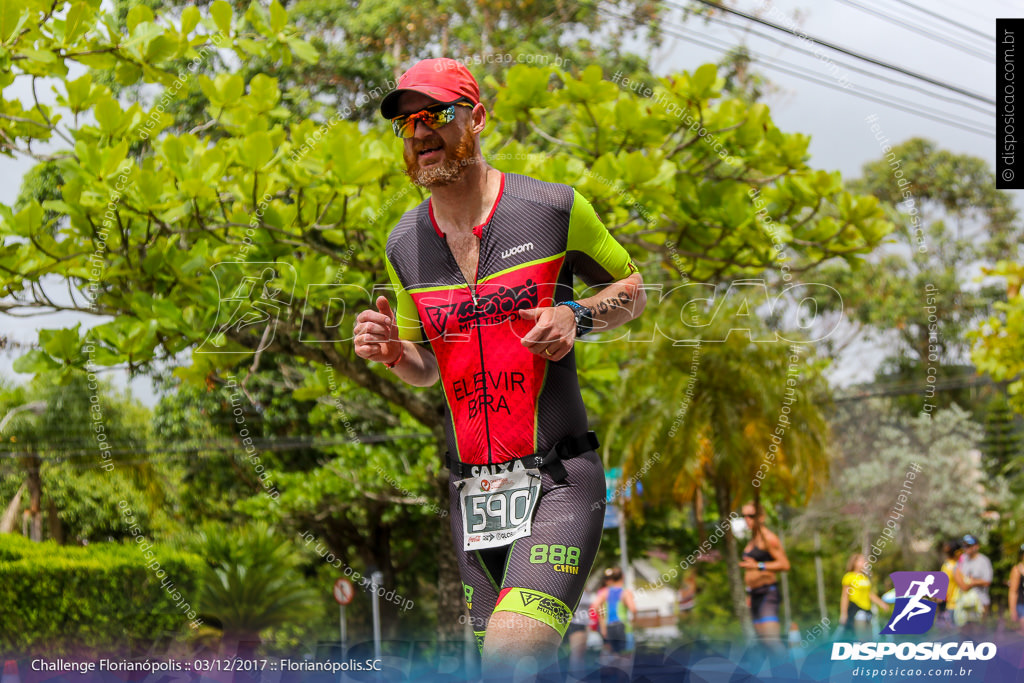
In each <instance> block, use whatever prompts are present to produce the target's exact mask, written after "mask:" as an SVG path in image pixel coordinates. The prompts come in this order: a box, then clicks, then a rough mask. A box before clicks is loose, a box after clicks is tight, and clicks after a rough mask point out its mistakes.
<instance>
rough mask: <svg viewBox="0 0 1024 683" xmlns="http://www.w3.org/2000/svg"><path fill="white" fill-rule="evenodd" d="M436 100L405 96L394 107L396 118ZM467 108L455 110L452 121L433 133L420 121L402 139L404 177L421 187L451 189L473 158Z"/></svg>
mask: <svg viewBox="0 0 1024 683" xmlns="http://www.w3.org/2000/svg"><path fill="white" fill-rule="evenodd" d="M433 104H437V101H436V100H433V99H431V98H430V97H427V96H426V95H423V94H421V93H416V92H408V93H405V94H403V95H402V98H401V99H400V100H399V103H398V111H399V113H400V114H413V113H415V112H418V111H420V110H422V109H424V108H426V107H429V106H430V105H433ZM471 111H472V110H471V109H470V108H469V107H456V108H455V120H454V121H452V122H451V123H448V124H445V125H443V126H441V127H440V128H438V129H437V130H431V129H430V127H429V126H427V125H426V124H425V123H423V122H422V121H417V122H416V124H415V126H416V127H415V132H414V135H413V136H412V137H411V138H406V139H405V148H404V150H403V153H402V155H403V157H404V159H405V174H406V175H407V176H409V179H410V180H412V182H414V183H416V184H417V185H420V186H422V187H427V188H431V187H442V186H445V185H451V184H452V183H454V182H456V181H458V180H459V179H460V178H462V176H463V174H464V173H465V172H466V168H468V166H469V164H470V163H472V159H473V158H474V157H475V156H476V138H475V136H474V134H473V130H472V125H471V124H472V119H471V117H470V112H471Z"/></svg>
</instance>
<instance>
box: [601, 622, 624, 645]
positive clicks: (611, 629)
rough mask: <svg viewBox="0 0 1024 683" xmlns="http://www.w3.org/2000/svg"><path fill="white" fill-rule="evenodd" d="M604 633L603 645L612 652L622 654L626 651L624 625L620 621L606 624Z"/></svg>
mask: <svg viewBox="0 0 1024 683" xmlns="http://www.w3.org/2000/svg"><path fill="white" fill-rule="evenodd" d="M604 633H605V636H604V644H605V645H607V646H608V647H609V648H611V650H612V652H622V651H623V650H625V649H626V625H625V624H623V623H622V622H621V621H616V622H615V623H614V624H608V626H607V627H606V628H605V630H604Z"/></svg>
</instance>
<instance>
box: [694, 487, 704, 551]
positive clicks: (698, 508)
mask: <svg viewBox="0 0 1024 683" xmlns="http://www.w3.org/2000/svg"><path fill="white" fill-rule="evenodd" d="M693 523H694V525H696V527H697V545H698V546H701V545H704V541H706V540H708V532H707V530H706V529H705V528H704V494H703V493H702V492H701V490H700V488H698V489H697V492H696V493H695V494H693Z"/></svg>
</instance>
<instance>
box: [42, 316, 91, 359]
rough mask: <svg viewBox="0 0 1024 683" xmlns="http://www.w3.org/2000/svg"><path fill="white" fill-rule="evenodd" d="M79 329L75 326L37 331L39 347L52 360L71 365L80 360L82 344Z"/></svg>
mask: <svg viewBox="0 0 1024 683" xmlns="http://www.w3.org/2000/svg"><path fill="white" fill-rule="evenodd" d="M79 327H80V325H75V326H74V327H73V328H70V329H68V328H64V329H60V330H39V345H40V346H41V347H43V351H45V352H46V353H47V354H49V355H50V356H51V357H52V358H55V359H58V360H62V361H64V362H65V363H66V364H68V365H72V364H74V363H76V362H78V361H79V360H81V359H82V342H81V340H80V338H79V333H78V328H79Z"/></svg>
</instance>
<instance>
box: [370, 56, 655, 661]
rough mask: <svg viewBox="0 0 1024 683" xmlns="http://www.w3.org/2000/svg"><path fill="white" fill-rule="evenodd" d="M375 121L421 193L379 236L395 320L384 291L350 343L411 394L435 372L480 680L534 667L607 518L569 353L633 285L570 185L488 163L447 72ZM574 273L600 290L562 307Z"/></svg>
mask: <svg viewBox="0 0 1024 683" xmlns="http://www.w3.org/2000/svg"><path fill="white" fill-rule="evenodd" d="M381 114H382V115H383V116H384V118H386V119H389V120H391V122H392V126H393V128H394V131H395V134H396V135H397V136H398V137H400V138H401V139H402V140H403V142H404V159H405V165H406V173H407V175H408V176H409V178H410V179H411V180H412V182H414V183H416V184H417V185H420V186H422V187H425V188H428V189H429V190H430V193H431V196H430V198H429V199H428V200H427V201H424V202H423V203H422V204H420V205H419V206H417V207H416V208H414V209H412V210H411V211H409V212H408V213H406V214H405V216H403V217H402V219H401V220H400V221H399V222H398V225H397V226H396V227H395V228H394V229H393V230H392V232H391V235H390V236H389V238H388V241H387V246H386V250H385V253H386V260H385V263H386V266H387V269H388V274H389V276H390V278H391V281H392V284H393V285H394V286H395V288H396V290H397V292H398V306H397V311H392V309H391V306H390V304H389V303H388V300H387V299H386V298H385V297H379V298H378V299H377V301H376V302H375V303H376V307H377V310H376V311H373V310H367V311H362V312H361V313H360V314H359V315H358V316H357V318H356V321H357V324H356V326H355V330H354V331H355V351H356V354H358V355H359V356H360V357H362V358H365V359H367V360H370V361H377V362H380V363H383V364H385V365H387V367H388V368H390V369H391V370H392V371H393V372H394V373H395V374H396V375H397V376H398V377H399V378H400V379H402V380H403V381H405V382H407V383H409V384H411V385H414V386H423V387H425V386H430V385H432V384H434V383H435V382H437V381H438V379H440V380H441V385H442V393H443V395H444V399H445V408H446V416H445V431H446V437H447V442H448V449H449V453H448V466H449V468H450V470H451V475H452V476H451V483H450V494H451V524H452V535H453V536H454V539H455V546H456V547H455V551H456V554H457V556H458V561H459V570H460V573H461V575H462V581H463V584H464V585H465V587H466V594H467V595H472V596H473V598H472V604H471V605H467V606H468V607H469V611H470V617H471V619H472V623H473V624H474V629H475V630H476V636H477V642H478V645H479V647H480V649H481V653H482V659H483V667H484V672H485V674H487V673H488V672H490V673H501V674H511V673H513V671H518V672H522V673H526V672H527V671H528V670H529V669H531V668H532V669H536V670H539V669H543V668H545V667H547V666H549V665H550V664H553V663H554V662H555V660H556V654H557V650H558V646H559V643H560V641H561V640H562V637H563V635H564V634H565V631H566V629H567V627H568V625H569V621H570V620H571V618H572V613H573V611H574V609H575V607H576V605H577V603H578V601H579V599H580V595H581V594H582V592H583V587H584V583H585V582H586V579H587V575H588V574H589V572H590V568H591V565H592V564H593V562H594V557H595V555H596V553H597V547H598V543H599V542H600V539H601V525H602V520H603V516H604V511H603V510H602V509H601V507H600V506H593V505H592V503H593V502H594V501H603V500H604V499H605V484H604V473H603V469H602V466H601V461H600V459H599V458H598V456H597V454H596V453H595V452H594V450H595V448H596V447H597V439H596V438H595V437H594V435H593V433H592V432H588V431H587V414H586V410H585V408H584V406H583V400H582V397H581V395H580V390H579V383H578V380H577V376H576V363H575V355H574V351H573V346H574V344H575V341H576V339H578V338H579V337H581V336H583V335H584V334H587V333H588V332H590V331H591V330H610V329H612V328H614V327H617V326H619V325H622V324H624V323H627V322H629V321H631V320H633V319H634V318H636V317H637V316H638V315H639V314H640V313H641V312H642V311H643V308H644V305H645V303H646V298H645V294H644V291H643V279H642V278H641V276H640V274H639V273H638V272H637V268H636V266H635V265H634V264H633V262H632V260H631V258H630V256H629V254H628V253H627V252H626V250H625V249H623V248H622V246H620V245H619V244H618V243H617V242H616V241H615V239H614V238H613V237H612V236H611V234H610V233H609V232H608V230H607V229H606V228H605V227H604V225H603V224H602V223H601V221H600V220H599V219H598V217H597V214H596V213H595V212H594V209H593V208H592V207H591V205H590V203H589V202H588V201H587V200H586V199H585V198H584V197H583V196H581V195H580V194H579V193H578V192H576V191H575V190H574V189H573V188H571V187H568V186H566V185H557V184H553V183H546V182H541V181H539V180H535V179H533V178H529V177H526V176H522V175H515V174H512V173H502V172H501V171H498V170H497V169H495V168H492V167H491V166H490V165H488V164H487V162H486V161H485V160H484V158H483V156H482V154H481V147H480V133H481V132H482V131H483V130H484V127H485V124H486V123H487V109H486V108H485V107H484V105H483V104H481V103H480V90H479V87H478V85H477V83H476V80H474V78H473V76H472V74H470V72H469V70H468V69H466V67H465V66H463V65H462V64H460V63H459V62H457V61H455V60H452V59H427V60H423V61H421V62H418V63H417V64H416V65H414V66H413V67H412V68H411V69H409V70H408V71H407V72H405V74H403V75H402V77H401V78H400V79H399V81H398V88H397V89H396V90H395V91H393V92H392V93H389V94H388V96H387V97H385V98H384V100H383V101H382V102H381ZM574 275H575V276H578V277H579V278H581V279H582V280H583V281H584V283H586V284H587V285H589V286H591V287H592V288H594V290H593V291H596V294H594V295H593V296H589V297H587V298H583V299H581V300H579V301H575V300H574V292H573V289H572V283H573V276H574ZM517 667H518V669H517Z"/></svg>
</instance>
